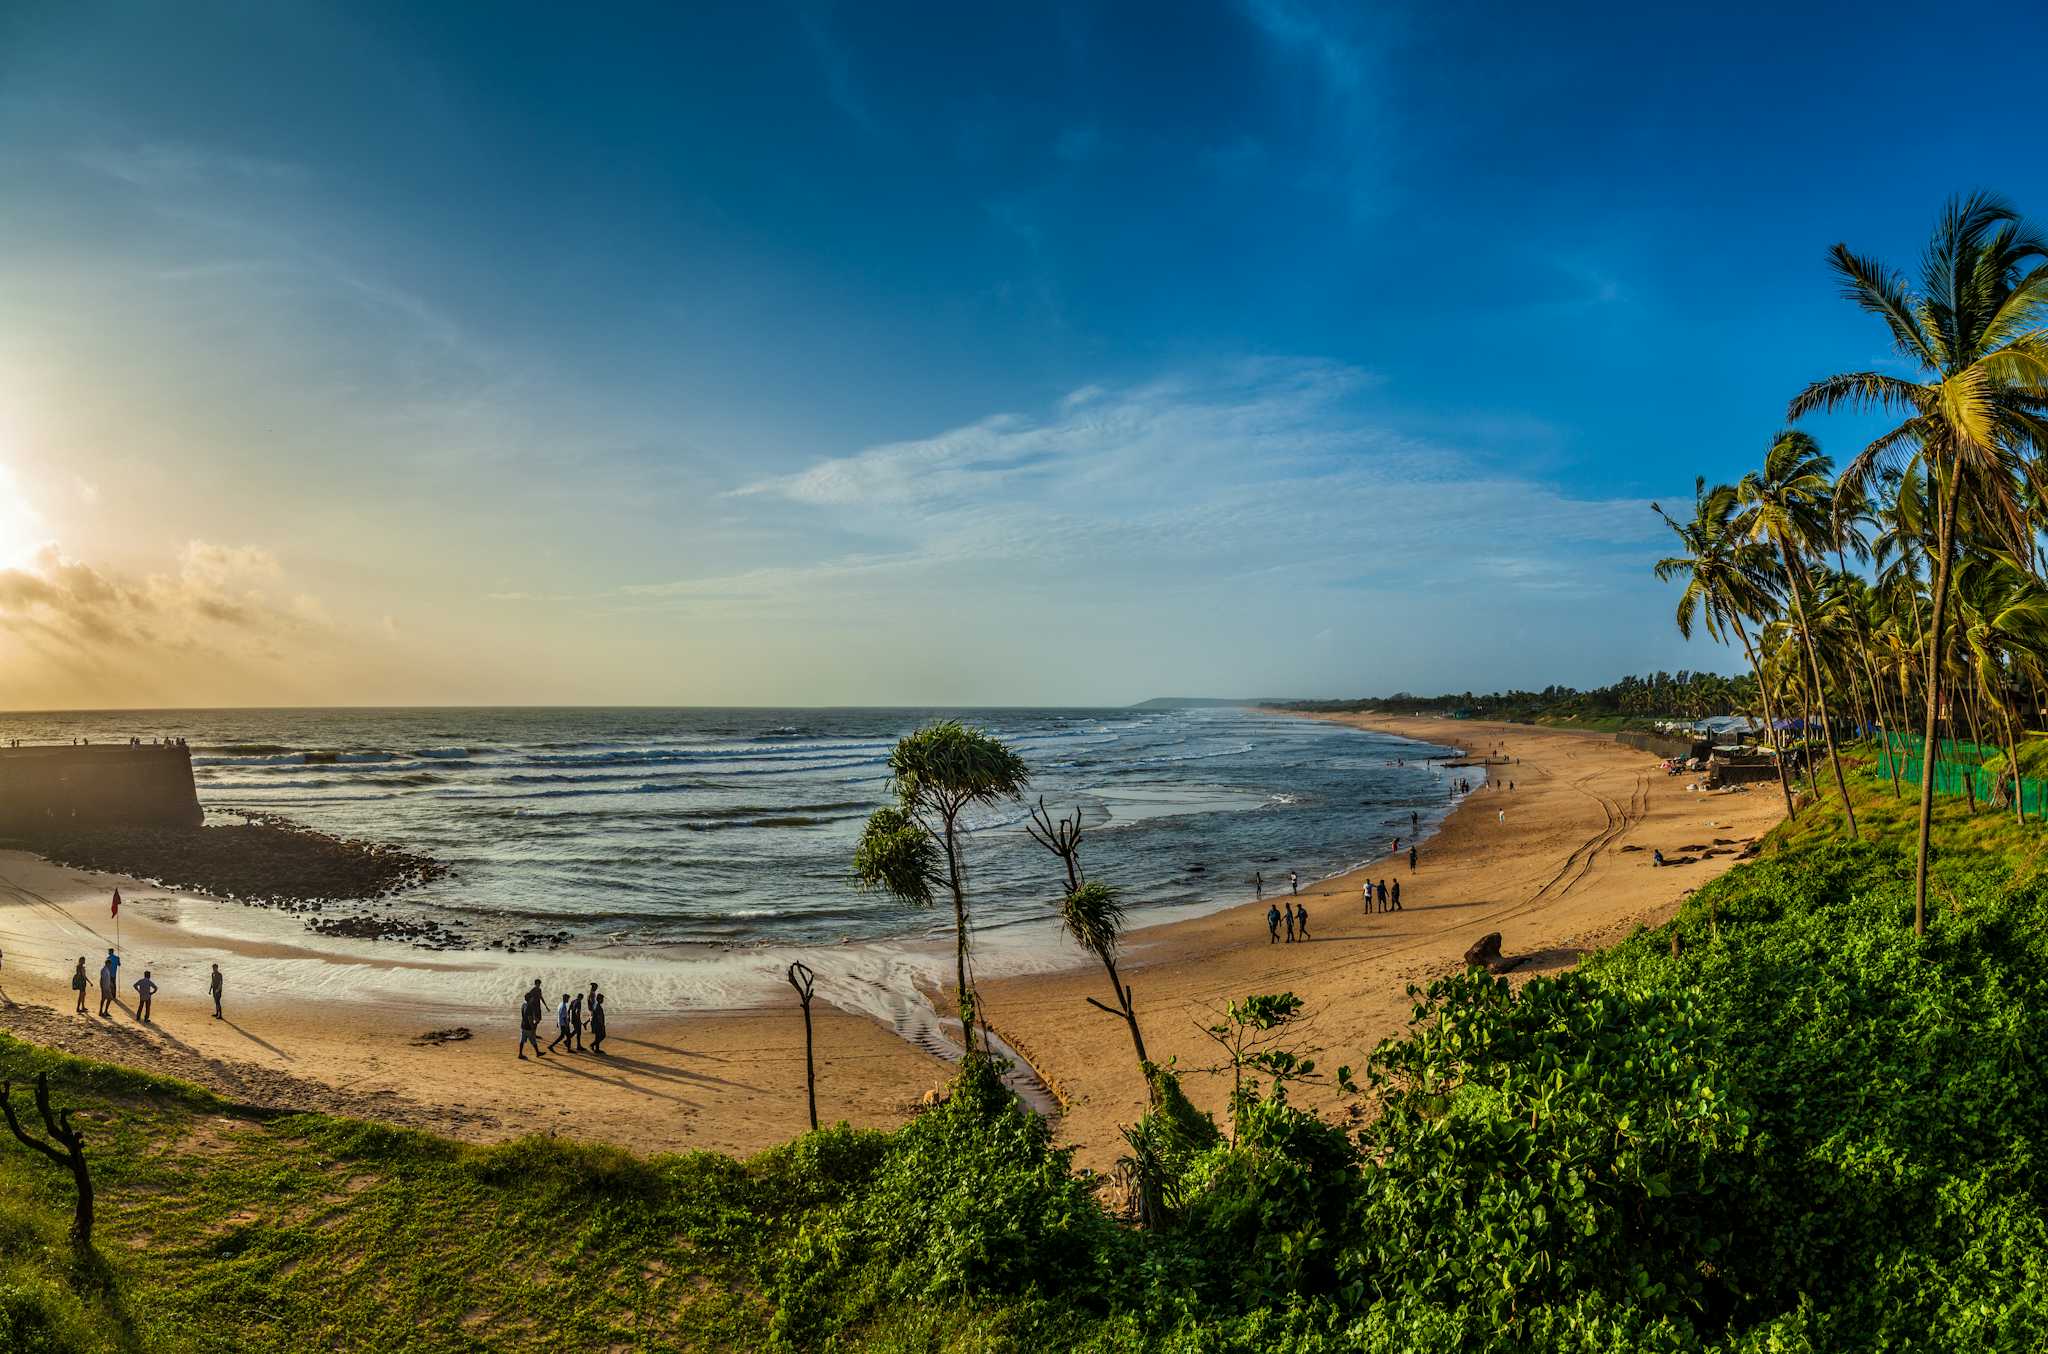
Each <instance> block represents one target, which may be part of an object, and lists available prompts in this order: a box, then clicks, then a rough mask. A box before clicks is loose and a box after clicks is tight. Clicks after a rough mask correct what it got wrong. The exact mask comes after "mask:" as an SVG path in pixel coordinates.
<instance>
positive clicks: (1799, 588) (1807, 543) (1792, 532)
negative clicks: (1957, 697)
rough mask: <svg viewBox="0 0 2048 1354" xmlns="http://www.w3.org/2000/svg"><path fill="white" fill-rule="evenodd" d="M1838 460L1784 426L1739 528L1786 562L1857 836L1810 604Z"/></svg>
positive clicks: (1748, 492) (1748, 489) (1817, 699)
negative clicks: (1809, 568) (1813, 557)
mask: <svg viewBox="0 0 2048 1354" xmlns="http://www.w3.org/2000/svg"><path fill="white" fill-rule="evenodd" d="M1834 469H1835V463H1834V462H1833V461H1831V460H1829V459H1828V458H1827V457H1825V456H1823V455H1821V451H1820V447H1819V445H1818V444H1816V443H1815V442H1814V440H1813V439H1812V438H1811V437H1808V436H1807V435H1806V434H1805V433H1801V432H1791V431H1786V432H1781V433H1779V434H1778V435H1777V436H1776V437H1775V438H1773V439H1772V440H1771V447H1770V450H1769V451H1767V452H1766V453H1764V464H1763V469H1762V471H1760V472H1759V471H1755V470H1752V471H1750V472H1749V473H1748V474H1747V475H1744V476H1743V477H1742V483H1741V484H1739V485H1737V486H1736V488H1735V495H1736V498H1737V499H1738V500H1739V501H1740V502H1741V504H1742V505H1743V509H1744V511H1743V514H1742V516H1741V518H1740V519H1738V523H1737V530H1739V531H1741V532H1743V534H1745V535H1747V536H1749V537H1751V538H1752V539H1753V540H1755V541H1757V542H1758V543H1759V544H1766V543H1767V544H1769V545H1771V546H1772V547H1774V548H1775V549H1776V550H1777V552H1778V554H1779V557H1780V558H1781V559H1782V561H1783V563H1784V580H1785V591H1786V593H1787V594H1788V595H1789V596H1790V597H1791V599H1792V618H1793V623H1794V628H1795V629H1796V630H1797V631H1798V632H1799V642H1800V646H1801V647H1802V648H1803V649H1804V650H1805V651H1806V666H1807V674H1808V676H1809V677H1810V678H1811V679H1812V682H1813V687H1812V696H1813V704H1814V708H1815V709H1816V710H1818V711H1819V713H1820V729H1821V736H1822V737H1823V738H1824V739H1826V741H1827V748H1828V760H1829V761H1830V762H1832V763H1834V768H1835V788H1836V789H1838V790H1840V791H1841V792H1842V812H1843V814H1844V815H1845V816H1846V817H1847V818H1848V820H1849V836H1850V837H1851V838H1854V837H1855V836H1856V808H1855V806H1854V805H1853V804H1851V803H1850V802H1849V783H1848V781H1847V780H1845V779H1844V778H1843V776H1842V758H1841V754H1840V753H1838V752H1836V751H1835V728H1834V721H1833V720H1831V719H1830V718H1829V717H1828V696H1827V684H1826V682H1825V680H1824V679H1823V678H1822V676H1821V669H1820V654H1819V652H1818V651H1817V650H1816V649H1815V648H1814V643H1813V625H1812V622H1811V621H1810V620H1809V619H1808V616H1807V609H1806V589H1807V581H1808V580H1807V577H1806V564H1805V562H1804V561H1805V558H1806V556H1807V555H1809V554H1814V553H1817V552H1818V551H1819V550H1821V549H1823V548H1825V547H1826V545H1827V544H1828V543H1829V542H1831V541H1832V540H1833V539H1834V531H1833V527H1832V524H1831V518H1832V512H1831V504H1832V501H1833V499H1832V493H1833V489H1834Z"/></svg>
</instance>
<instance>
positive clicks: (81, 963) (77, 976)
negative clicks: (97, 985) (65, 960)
mask: <svg viewBox="0 0 2048 1354" xmlns="http://www.w3.org/2000/svg"><path fill="white" fill-rule="evenodd" d="M89 985H90V984H89V981H88V980H87V978H86V976H85V956H84V955H82V954H81V955H79V956H78V967H77V968H76V969H73V970H72V973H71V990H72V991H73V992H76V993H77V994H78V1013H79V1014H80V1015H84V1014H85V989H86V988H87V986H89Z"/></svg>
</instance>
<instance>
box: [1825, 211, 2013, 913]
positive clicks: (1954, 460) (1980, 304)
mask: <svg viewBox="0 0 2048 1354" xmlns="http://www.w3.org/2000/svg"><path fill="white" fill-rule="evenodd" d="M1829 260H1830V262H1831V264H1832V266H1833V268H1834V271H1835V275H1836V277H1837V278H1838V279H1839V280H1840V282H1841V284H1842V291H1843V294H1844V295H1845V296H1846V297H1848V299H1850V300H1852V301H1854V302H1855V303H1856V304H1857V305H1858V306H1860V307H1861V308H1863V309H1864V310H1866V311H1869V312H1870V313H1871V314H1873V315H1875V316H1877V317H1878V318H1879V319H1881V320H1883V321H1884V323H1885V327H1886V328H1887V329H1888V330H1889V331H1890V334H1891V339H1892V345H1893V347H1894V348H1895V349H1896V350H1897V352H1898V354H1899V355H1900V356H1901V357H1902V358H1904V359H1905V360H1906V361H1908V362H1910V363H1911V364H1912V365H1913V366H1914V367H1915V368H1916V370H1917V375H1918V378H1919V379H1917V380H1913V379H1908V378H1906V377H1903V376H1893V375H1890V374H1889V373H1885V372H1876V371H1859V372H1845V373H1842V374H1840V375H1837V376H1830V377H1827V378H1826V379H1824V380H1820V381H1816V382H1814V383H1813V384H1812V385H1810V386H1808V387H1807V388H1806V389H1805V390H1802V391H1801V392H1799V394H1797V395H1796V396H1794V397H1793V399H1792V402H1791V404H1790V406H1789V408H1788V410H1787V416H1788V417H1789V418H1790V419H1792V420H1793V421H1795V422H1796V421H1797V420H1799V419H1801V418H1804V417H1805V416H1806V415H1808V414H1812V413H1819V412H1830V411H1833V410H1836V409H1854V410H1868V409H1883V410H1889V411H1892V412H1895V413H1898V414H1901V415H1903V421H1902V422H1901V423H1899V425H1898V426H1897V427H1895V428H1892V429H1891V430H1890V431H1888V432H1886V433H1883V434H1881V435H1880V436H1879V437H1878V438H1877V439H1876V440H1875V441H1873V442H1872V443H1871V444H1870V445H1869V446H1867V447H1865V448H1864V449H1863V451H1862V452H1861V453H1859V454H1858V455H1857V457H1856V459H1855V460H1853V461H1851V462H1850V463H1849V465H1848V466H1847V468H1846V469H1845V470H1844V471H1843V475H1842V478H1843V481H1844V482H1845V483H1846V484H1848V485H1849V486H1851V487H1852V488H1853V487H1857V486H1861V485H1862V484H1863V483H1864V482H1865V481H1866V480H1867V479H1868V478H1869V476H1870V475H1871V474H1872V472H1873V471H1875V470H1879V469H1882V468H1885V467H1886V466H1888V465H1892V464H1895V463H1897V462H1898V461H1901V460H1904V461H1906V462H1908V463H1910V462H1913V461H1918V462H1920V463H1921V471H1922V473H1923V474H1924V475H1925V477H1926V480H1927V483H1928V486H1929V489H1930V491H1931V492H1932V493H1933V495H1934V497H1935V499H1936V505H1937V506H1936V511H1935V513H1934V517H1935V533H1934V551H1933V569H1934V578H1933V596H1932V598H1931V606H1930V612H1931V614H1930V616H1929V619H1928V623H1927V629H1926V634H1925V639H1924V643H1925V646H1926V683H1927V709H1926V718H1925V721H1924V730H1925V732H1924V735H1923V742H1922V745H1921V754H1922V755H1921V761H1920V824H1919V840H1918V845H1917V862H1916V865H1915V868H1914V884H1913V930H1914V933H1915V934H1918V935H1924V934H1926V931H1927V848H1928V843H1929V838H1930V836H1931V833H1932V829H1933V819H1934V746H1935V743H1934V738H1935V723H1936V721H1937V720H1938V719H1939V717H1940V712H1941V689H1940V688H1941V665H1940V662H1939V654H1940V652H1941V646H1942V638H1943V635H1942V631H1943V627H1944V624H1945V622H1946V621H1947V617H1948V601H1949V580H1950V573H1951V566H1952V564H1953V561H1954V554H1955V550H1954V547H1955V539H1954V532H1955V525H1956V504H1957V499H1958V497H1959V495H1961V494H1962V493H1963V492H1964V491H1965V488H1966V487H1967V490H1968V492H1969V494H1970V496H1971V498H1972V500H1973V506H1974V508H1975V509H1976V510H1977V513H1978V514H1979V516H1980V517H1982V518H1983V519H1985V520H1988V521H1990V522H1994V523H1997V524H1998V526H1999V529H2000V534H2001V535H2004V536H2006V537H2008V541H2007V544H2008V545H2009V546H2011V547H2012V548H2013V549H2014V552H2015V553H2017V554H2023V555H2024V556H2026V557H2027V558H2029V559H2031V558H2032V557H2033V550H2032V546H2033V541H2032V540H2031V539H2030V533H2029V530H2028V526H2027V522H2026V518H2025V514H2024V513H2023V511H2022V506H2021V502H2020V499H2019V494H2018V491H2017V482H2018V479H2019V478H2020V477H2019V476H2018V475H2017V474H2016V471H2017V470H2018V469H2019V468H2020V467H2021V463H2022V462H2024V461H2026V460H2029V459H2033V460H2038V458H2039V456H2040V453H2041V451H2042V448H2043V447H2044V445H2048V422H2044V419H2048V333H2044V332H2043V327H2042V326H2043V322H2044V320H2048V241H2044V240H2043V238H2042V237H2041V236H2040V235H2038V234H2037V233H2036V232H2035V231H2034V230H2033V229H2031V228H2030V227H2028V226H2027V225H2026V224H2025V223H2024V222H2022V221H2021V219H2020V216H2019V213H2018V212H2017V211H2016V210H2014V209H2013V208H2012V207H2011V206H2010V205H2009V204H2007V203H2006V202H2005V201H2004V200H2002V199H2000V198H1998V197H1995V196H1991V195H1989V194H1982V193H1979V194H1974V195H1972V196H1970V197H1966V198H1957V199H1953V200H1951V201H1950V203H1949V204H1948V207H1947V209H1946V210H1945V211H1943V213H1942V216H1941V220H1940V221H1939V222H1938V223H1937V224H1936V226H1935V229H1934V235H1933V238H1932V239H1931V240H1930V241H1929V243H1928V246H1927V251H1926V253H1925V255H1924V256H1923V259H1922V264H1921V280H1920V287H1919V290H1918V291H1917V292H1915V291H1914V290H1913V289H1912V287H1911V286H1910V285H1909V284H1908V283H1907V281H1906V279H1905V278H1904V277H1903V276H1901V275H1900V274H1898V273H1896V272H1893V271H1892V270H1890V269H1888V268H1886V267H1884V266H1883V265H1882V264H1880V263H1878V262H1877V261H1876V260H1874V259H1870V258H1867V257H1865V256H1862V255H1859V254H1856V253H1853V252H1851V251H1850V249H1849V247H1848V246H1847V245H1845V244H1838V245H1836V246H1835V247H1834V248H1833V249H1832V250H1830V251H1829Z"/></svg>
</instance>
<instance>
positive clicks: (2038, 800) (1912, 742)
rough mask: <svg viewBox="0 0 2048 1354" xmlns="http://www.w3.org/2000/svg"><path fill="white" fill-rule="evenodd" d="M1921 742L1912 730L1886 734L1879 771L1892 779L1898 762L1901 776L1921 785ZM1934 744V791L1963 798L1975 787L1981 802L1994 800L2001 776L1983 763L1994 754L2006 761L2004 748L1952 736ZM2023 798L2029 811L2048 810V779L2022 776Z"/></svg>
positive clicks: (1906, 781)
mask: <svg viewBox="0 0 2048 1354" xmlns="http://www.w3.org/2000/svg"><path fill="white" fill-rule="evenodd" d="M1920 745H1921V740H1920V739H1919V738H1918V737H1917V736H1915V735H1913V734H1910V733H1887V734H1885V735H1884V747H1883V748H1882V750H1880V751H1879V753H1878V755H1877V770H1878V774H1879V775H1881V776H1885V777H1887V778H1889V777H1890V776H1891V774H1892V764H1893V763H1894V762H1895V761H1896V762H1897V764H1898V769H1899V779H1900V780H1901V781H1902V782H1904V783H1905V784H1907V785H1918V784H1919V783H1920ZM1935 747H1936V749H1937V751H1938V754H1939V755H1937V756H1936V757H1935V759H1934V793H1936V794H1938V795H1947V796H1950V797H1953V798H1956V799H1962V798H1965V797H1966V796H1967V795H1968V794H1969V793H1970V792H1971V790H1972V789H1974V790H1975V793H1976V796H1977V802H1978V803H1980V804H1984V803H1989V802H1991V799H1992V797H1993V796H1994V795H1995V794H1996V793H1997V790H1998V777H1997V776H1995V775H1993V774H1992V773H1991V772H1990V771H1987V770H1985V768H1984V762H1985V761H1986V760H1988V759H1989V758H1992V757H1997V758H1999V759H2000V760H2001V761H2002V760H2004V756H2005V749H2004V748H2001V747H1989V746H1986V745H1985V744H1982V743H1972V742H1968V741H1965V740H1961V739H1951V738H1943V739H1939V740H1937V741H1936V743H1935ZM2020 798H2021V801H2022V802H2023V803H2024V804H2025V805H2026V810H2027V812H2028V813H2030V814H2033V813H2041V812H2044V811H2048V780H2036V779H2034V778H2033V777H2031V776H2023V777H2021V779H2020Z"/></svg>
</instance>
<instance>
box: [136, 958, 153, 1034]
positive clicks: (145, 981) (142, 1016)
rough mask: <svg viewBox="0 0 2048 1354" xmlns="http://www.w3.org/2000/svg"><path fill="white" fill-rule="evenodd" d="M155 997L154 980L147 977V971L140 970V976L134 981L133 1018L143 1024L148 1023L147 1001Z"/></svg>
mask: <svg viewBox="0 0 2048 1354" xmlns="http://www.w3.org/2000/svg"><path fill="white" fill-rule="evenodd" d="M155 995H156V979H154V978H152V977H150V976H149V970H148V969H144V970H142V976H141V977H140V978H137V979H136V980H135V1018H136V1019H137V1020H140V1021H141V1022H142V1023H143V1024H145V1025H147V1024H148V1023H149V1001H150V998H151V997H154V996H155Z"/></svg>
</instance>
